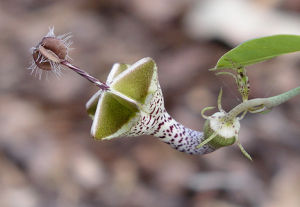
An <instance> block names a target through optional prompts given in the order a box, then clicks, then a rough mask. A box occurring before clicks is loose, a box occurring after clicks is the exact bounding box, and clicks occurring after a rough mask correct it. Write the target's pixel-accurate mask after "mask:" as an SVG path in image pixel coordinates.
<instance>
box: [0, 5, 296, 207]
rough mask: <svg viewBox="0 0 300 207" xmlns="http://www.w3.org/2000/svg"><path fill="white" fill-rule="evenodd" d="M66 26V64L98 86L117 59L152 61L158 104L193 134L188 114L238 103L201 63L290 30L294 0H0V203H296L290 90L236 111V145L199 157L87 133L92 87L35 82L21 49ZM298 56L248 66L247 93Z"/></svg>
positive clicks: (175, 206)
mask: <svg viewBox="0 0 300 207" xmlns="http://www.w3.org/2000/svg"><path fill="white" fill-rule="evenodd" d="M49 26H54V27H55V34H57V35H60V34H64V33H68V32H72V34H73V38H72V40H73V42H74V43H73V45H72V47H73V48H74V49H73V50H72V51H71V54H70V56H71V57H72V58H73V63H74V64H75V65H78V66H80V67H82V68H83V69H85V70H86V71H88V72H89V73H90V74H92V75H94V76H96V77H98V78H99V79H100V80H102V81H105V80H106V77H107V75H108V73H109V71H110V67H111V66H112V64H113V63H115V62H124V63H129V64H132V63H134V62H135V61H137V60H139V59H141V58H143V57H147V56H150V57H152V58H154V60H155V61H156V62H157V64H158V73H159V80H160V83H161V86H162V90H163V93H164V97H165V104H166V109H167V110H168V112H169V113H170V114H171V115H172V116H173V117H174V118H175V119H176V120H178V121H179V122H181V123H183V124H184V125H186V126H187V127H190V128H192V129H198V130H202V125H203V122H204V120H203V119H202V118H201V116H200V111H201V109H203V108H204V107H206V106H212V105H216V99H217V95H218V91H219V89H220V87H223V94H224V97H223V106H224V108H225V109H226V110H229V109H231V108H232V107H233V106H235V105H236V104H238V103H239V102H240V97H239V94H238V92H237V90H236V87H235V84H234V82H233V80H232V78H230V77H217V76H215V75H214V74H213V73H212V72H209V71H208V69H209V68H212V67H214V65H215V64H216V61H217V60H218V59H219V58H220V57H221V56H222V55H223V54H224V53H225V52H227V51H228V50H230V49H231V48H233V47H235V46H236V45H237V44H239V43H241V42H243V41H245V40H248V39H252V38H255V37H261V36H265V35H271V34H278V33H291V34H300V2H299V1H298V0H285V1H283V0H226V1H222V0H185V1H183V0H151V1H149V0H99V1H97V0H77V1H72V0H64V1H59V0H45V1H40V0H1V1H0V32H1V33H0V45H1V47H0V93H1V96H0V206H1V207H21V206H22V207H41V206H42V207H95V206H101V207H102V206H103V207H119V206H125V207H127V206H128V207H129V206H130V207H150V206H151V207H152V206H158V207H161V206H162V207H181V206H192V207H237V206H243V207H248V206H249V207H250V206H261V207H279V206H280V207H281V206H285V207H296V206H299V203H300V196H299V195H300V164H299V163H300V108H299V105H300V97H297V98H294V99H292V100H290V101H289V102H288V103H285V104H283V105H281V106H280V107H277V108H275V109H273V111H272V112H270V113H268V114H266V115H255V116H254V115H247V117H246V118H245V119H244V120H243V121H242V122H241V124H242V125H241V132H240V141H241V143H242V144H243V145H244V147H245V148H246V149H247V150H248V152H249V153H250V154H251V155H252V157H253V158H254V161H253V162H250V161H248V160H247V159H246V158H245V157H244V156H243V155H242V154H241V152H240V151H239V149H238V147H237V146H231V147H227V148H224V149H220V150H218V151H216V152H214V153H211V154H208V155H205V156H191V155H187V154H183V153H181V152H178V151H175V150H173V149H172V148H170V147H169V146H168V145H166V144H164V143H162V142H160V141H158V140H157V139H156V138H154V137H150V136H143V137H136V138H120V139H114V140H111V141H94V140H93V139H92V138H91V137H90V135H89V133H90V127H91V123H92V121H91V120H90V118H89V117H88V116H87V114H86V111H85V103H86V101H87V100H88V99H89V97H90V96H91V95H92V94H93V93H95V92H96V91H97V88H96V87H95V86H93V85H91V84H90V83H89V82H88V81H86V80H85V79H83V78H81V77H79V76H78V75H77V74H75V73H73V72H72V71H68V70H65V71H64V75H63V76H62V77H61V78H59V79H58V78H55V77H49V80H45V78H43V79H42V80H38V78H35V77H33V76H31V75H30V71H29V70H27V69H26V68H27V67H28V66H30V62H31V58H32V57H31V54H30V50H29V49H30V48H31V47H33V46H35V45H36V44H37V43H38V42H39V41H40V40H41V38H42V37H43V36H44V35H45V34H47V32H48V28H49ZM299 57H300V54H299V53H298V54H291V55H286V56H282V57H279V58H276V59H273V60H270V61H267V62H264V63H261V64H257V65H254V66H251V67H249V68H248V74H249V78H250V83H251V98H255V97H269V96H272V95H275V94H278V93H282V92H285V91H287V90H289V89H291V88H294V87H296V86H298V85H299V83H300V70H299V67H300V61H299Z"/></svg>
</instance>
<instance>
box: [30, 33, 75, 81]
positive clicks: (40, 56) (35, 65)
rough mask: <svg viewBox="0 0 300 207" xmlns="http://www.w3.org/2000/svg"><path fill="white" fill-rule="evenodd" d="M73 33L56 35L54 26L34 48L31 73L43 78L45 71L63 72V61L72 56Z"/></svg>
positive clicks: (58, 73)
mask: <svg viewBox="0 0 300 207" xmlns="http://www.w3.org/2000/svg"><path fill="white" fill-rule="evenodd" d="M70 38H71V35H70V34H65V35H60V36H55V35H54V28H53V27H52V28H50V29H49V32H48V34H47V35H46V36H45V37H44V38H43V39H42V41H41V42H40V43H39V44H38V45H37V46H36V47H33V48H32V57H33V60H32V64H31V66H30V67H29V69H30V70H32V72H31V74H34V75H35V76H39V78H41V76H42V73H43V71H47V72H49V71H53V72H54V74H55V75H58V76H59V75H60V74H61V66H60V63H61V61H64V60H68V59H70V57H69V56H68V53H69V51H70V45H71V44H72V42H71V41H70Z"/></svg>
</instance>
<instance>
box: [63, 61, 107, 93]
mask: <svg viewBox="0 0 300 207" xmlns="http://www.w3.org/2000/svg"><path fill="white" fill-rule="evenodd" d="M60 64H62V65H64V66H66V67H68V68H70V69H71V70H73V71H74V72H76V73H78V74H79V75H81V76H82V77H84V78H86V79H87V80H89V81H90V82H92V83H93V84H95V85H96V86H98V87H99V88H100V89H102V90H104V91H107V90H109V86H108V85H106V84H105V83H102V82H101V81H99V80H98V79H97V78H95V77H93V76H91V75H90V74H88V73H87V72H85V71H84V70H81V69H80V68H78V67H76V66H75V65H72V64H71V63H70V62H68V61H67V60H63V61H61V62H60Z"/></svg>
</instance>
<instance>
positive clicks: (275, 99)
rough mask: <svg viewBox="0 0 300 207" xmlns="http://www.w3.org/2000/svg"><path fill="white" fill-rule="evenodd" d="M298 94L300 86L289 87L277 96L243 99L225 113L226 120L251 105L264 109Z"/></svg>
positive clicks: (251, 106)
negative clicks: (289, 88)
mask: <svg viewBox="0 0 300 207" xmlns="http://www.w3.org/2000/svg"><path fill="white" fill-rule="evenodd" d="M299 94H300V86H299V87H297V88H294V89H291V90H289V91H287V92H285V93H282V94H279V95H277V96H272V97H269V98H256V99H251V100H248V101H245V102H243V103H241V104H239V105H237V106H236V107H234V108H233V109H232V110H231V111H229V112H228V113H227V115H226V120H227V121H230V120H233V119H234V118H235V117H237V116H238V115H239V114H240V113H242V112H244V111H248V110H249V109H251V108H253V107H259V106H263V108H264V109H271V108H273V107H275V106H278V105H280V104H282V103H284V102H286V101H288V100H289V99H291V98H293V97H295V96H297V95H299Z"/></svg>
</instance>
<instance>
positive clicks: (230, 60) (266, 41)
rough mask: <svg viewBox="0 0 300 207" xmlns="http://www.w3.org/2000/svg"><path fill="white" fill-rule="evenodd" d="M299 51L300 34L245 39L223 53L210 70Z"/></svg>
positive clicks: (238, 65) (242, 64) (232, 66)
mask: <svg viewBox="0 0 300 207" xmlns="http://www.w3.org/2000/svg"><path fill="white" fill-rule="evenodd" d="M297 51H300V35H274V36H268V37H262V38H257V39H252V40H249V41H246V42H244V43H242V44H240V45H239V46H237V47H235V48H233V49H232V50H230V51H229V52H227V53H226V54H224V55H223V56H222V57H221V58H220V59H219V61H218V63H217V65H216V66H215V68H213V69H212V70H220V69H225V68H232V69H236V68H238V67H241V66H247V65H252V64H254V63H258V62H262V61H265V60H268V59H271V58H274V57H276V56H279V55H283V54H287V53H292V52H297Z"/></svg>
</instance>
